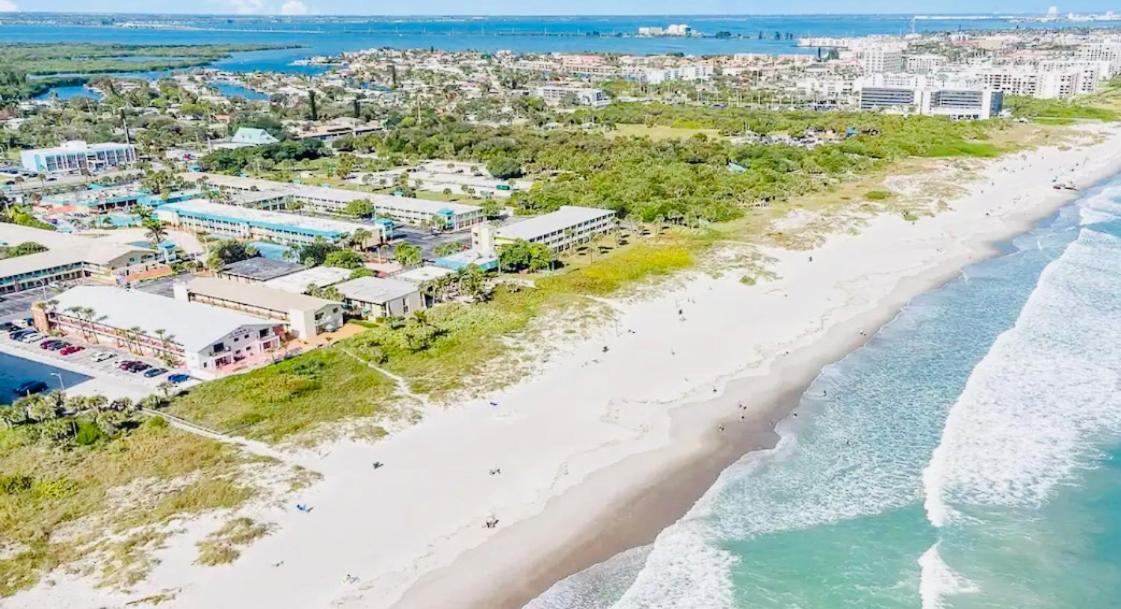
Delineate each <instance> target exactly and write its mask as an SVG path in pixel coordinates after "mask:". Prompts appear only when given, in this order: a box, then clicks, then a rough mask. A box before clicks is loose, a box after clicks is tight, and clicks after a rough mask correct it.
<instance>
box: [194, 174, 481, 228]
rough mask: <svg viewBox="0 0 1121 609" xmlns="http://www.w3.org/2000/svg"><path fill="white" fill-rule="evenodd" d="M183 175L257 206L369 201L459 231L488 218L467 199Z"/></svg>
mask: <svg viewBox="0 0 1121 609" xmlns="http://www.w3.org/2000/svg"><path fill="white" fill-rule="evenodd" d="M180 177H182V178H183V179H184V180H185V181H187V182H191V183H194V184H200V185H202V184H205V185H206V186H208V187H212V188H217V189H218V190H219V191H220V192H222V193H224V194H226V195H227V196H229V197H230V199H231V202H233V203H235V204H237V205H243V206H253V207H257V208H258V209H272V210H275V209H282V208H283V207H284V206H285V205H286V204H287V203H288V202H295V203H300V204H302V205H304V206H305V207H306V208H307V209H308V210H310V211H313V212H316V213H322V214H336V215H337V214H341V213H343V211H344V210H345V209H346V206H347V205H348V204H350V203H352V202H354V201H368V202H369V203H370V204H371V205H372V206H373V208H374V215H375V216H377V217H378V218H381V219H388V220H392V221H394V222H398V223H401V224H408V225H412V226H435V227H437V228H440V229H441V230H448V231H457V230H463V229H466V228H470V227H472V226H475V225H476V224H481V223H482V222H483V221H484V220H486V216H485V214H484V213H483V208H482V207H479V206H478V205H469V204H466V203H452V202H444V201H428V200H425V199H417V198H414V197H398V196H393V195H383V194H375V193H369V192H360V191H356V190H347V189H344V188H330V187H325V186H302V185H300V184H291V183H288V182H274V181H271V180H262V179H259V178H243V177H240V176H227V175H221V174H211V173H184V174H180Z"/></svg>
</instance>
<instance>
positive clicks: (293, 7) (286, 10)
mask: <svg viewBox="0 0 1121 609" xmlns="http://www.w3.org/2000/svg"><path fill="white" fill-rule="evenodd" d="M5 1H6V0H0V2H5ZM307 13H308V9H307V5H306V4H304V3H303V2H300V0H288V1H287V2H285V3H284V4H281V5H280V14H281V15H306V14H307Z"/></svg>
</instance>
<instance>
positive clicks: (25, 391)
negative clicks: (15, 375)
mask: <svg viewBox="0 0 1121 609" xmlns="http://www.w3.org/2000/svg"><path fill="white" fill-rule="evenodd" d="M46 390H47V384H46V383H44V382H43V381H27V382H26V383H24V384H22V385H20V386H19V387H16V388H15V389H14V390H13V393H15V394H16V395H19V396H28V395H31V394H33V393H42V392H44V391H46Z"/></svg>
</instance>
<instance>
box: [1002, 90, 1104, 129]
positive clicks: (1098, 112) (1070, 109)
mask: <svg viewBox="0 0 1121 609" xmlns="http://www.w3.org/2000/svg"><path fill="white" fill-rule="evenodd" d="M1101 101H1103V100H1100V99H1099V98H1097V97H1094V96H1089V97H1082V98H1075V99H1072V100H1063V99H1037V98H1034V97H1024V96H1019V95H1008V96H1005V98H1004V108H1005V109H1006V110H1008V111H1010V112H1011V113H1012V116H1015V117H1021V118H1029V119H1032V120H1035V121H1039V122H1046V123H1051V124H1054V122H1055V121H1074V120H1097V121H1108V122H1112V121H1116V120H1119V119H1121V114H1119V113H1118V111H1117V110H1116V109H1114V108H1110V107H1107V105H1105V104H1103V103H1101Z"/></svg>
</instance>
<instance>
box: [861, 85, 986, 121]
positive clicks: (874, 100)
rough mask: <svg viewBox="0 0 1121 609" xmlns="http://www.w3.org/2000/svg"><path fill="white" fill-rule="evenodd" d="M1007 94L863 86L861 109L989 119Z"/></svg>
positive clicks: (964, 89)
mask: <svg viewBox="0 0 1121 609" xmlns="http://www.w3.org/2000/svg"><path fill="white" fill-rule="evenodd" d="M1003 105H1004V94H1003V93H1001V92H1000V91H993V90H991V89H971V88H966V87H959V88H951V87H946V88H941V87H940V88H933V87H863V88H861V90H860V109H861V110H863V111H874V110H886V111H895V112H905V113H913V114H920V115H928V116H949V117H951V118H955V119H987V118H992V117H993V116H997V115H999V114H1000V111H1001V110H1002V109H1003Z"/></svg>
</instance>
